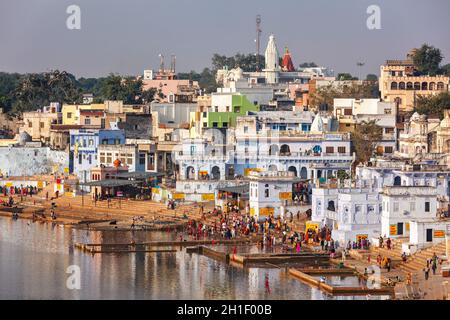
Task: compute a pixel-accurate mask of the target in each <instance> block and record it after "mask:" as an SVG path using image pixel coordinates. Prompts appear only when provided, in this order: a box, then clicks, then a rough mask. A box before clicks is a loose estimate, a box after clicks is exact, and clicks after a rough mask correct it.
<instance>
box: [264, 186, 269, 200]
mask: <svg viewBox="0 0 450 320" xmlns="http://www.w3.org/2000/svg"><path fill="white" fill-rule="evenodd" d="M264 196H265V197H266V198H268V197H269V196H270V193H269V185H268V184H266V185H265V190H264Z"/></svg>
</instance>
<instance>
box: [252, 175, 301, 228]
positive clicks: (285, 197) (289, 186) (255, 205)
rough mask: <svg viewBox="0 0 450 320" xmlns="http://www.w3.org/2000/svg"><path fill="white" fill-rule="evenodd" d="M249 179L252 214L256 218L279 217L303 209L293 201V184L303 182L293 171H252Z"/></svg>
mask: <svg viewBox="0 0 450 320" xmlns="http://www.w3.org/2000/svg"><path fill="white" fill-rule="evenodd" d="M248 180H249V181H250V188H249V189H250V191H249V193H250V194H249V206H250V215H251V216H254V217H255V218H256V219H258V220H264V219H265V218H268V217H269V216H273V217H275V218H277V217H280V216H283V215H284V214H287V213H288V212H291V213H293V214H296V213H297V212H298V211H300V210H301V207H300V206H299V205H298V204H295V203H294V202H293V201H292V199H293V184H295V183H299V182H301V179H299V178H297V177H296V176H295V175H294V174H293V173H292V172H251V173H250V174H249V176H248Z"/></svg>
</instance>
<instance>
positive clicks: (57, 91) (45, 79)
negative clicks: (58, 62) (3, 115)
mask: <svg viewBox="0 0 450 320" xmlns="http://www.w3.org/2000/svg"><path fill="white" fill-rule="evenodd" d="M13 94H14V98H15V102H14V105H13V112H23V111H32V110H37V109H39V108H42V107H43V106H46V105H48V104H49V103H50V102H59V103H60V104H63V103H77V102H80V101H81V90H80V89H79V87H78V86H77V83H76V80H75V77H74V76H73V75H71V74H69V73H67V72H66V71H59V70H54V71H50V72H44V73H31V74H26V75H23V76H22V77H21V78H20V81H19V83H18V84H17V86H16V87H15V89H14V92H13Z"/></svg>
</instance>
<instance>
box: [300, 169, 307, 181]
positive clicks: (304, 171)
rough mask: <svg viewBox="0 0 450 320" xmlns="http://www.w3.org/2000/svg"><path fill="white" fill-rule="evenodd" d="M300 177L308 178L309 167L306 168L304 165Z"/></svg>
mask: <svg viewBox="0 0 450 320" xmlns="http://www.w3.org/2000/svg"><path fill="white" fill-rule="evenodd" d="M300 178H302V179H307V178H308V169H306V168H305V167H302V168H301V169H300Z"/></svg>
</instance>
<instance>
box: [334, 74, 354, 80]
mask: <svg viewBox="0 0 450 320" xmlns="http://www.w3.org/2000/svg"><path fill="white" fill-rule="evenodd" d="M336 80H339V81H346V80H358V78H357V77H354V76H352V75H351V74H350V73H338V75H337V77H336Z"/></svg>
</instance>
